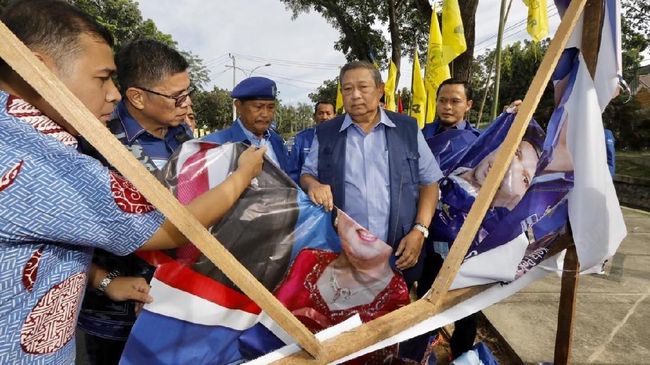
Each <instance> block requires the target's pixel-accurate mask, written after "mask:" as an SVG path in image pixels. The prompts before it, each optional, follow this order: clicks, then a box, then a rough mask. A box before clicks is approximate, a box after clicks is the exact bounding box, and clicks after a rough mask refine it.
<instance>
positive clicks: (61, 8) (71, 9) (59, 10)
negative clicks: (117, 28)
mask: <svg viewBox="0 0 650 365" xmlns="http://www.w3.org/2000/svg"><path fill="white" fill-rule="evenodd" d="M0 20H2V22H3V23H4V24H5V25H6V26H7V27H8V28H9V29H10V30H11V31H12V32H13V33H14V34H15V35H16V37H18V39H20V40H21V41H22V42H23V43H25V45H27V47H29V49H31V50H32V51H39V52H43V53H45V54H47V55H48V56H50V57H52V58H53V59H54V61H55V62H56V64H57V66H58V67H59V68H61V69H64V70H65V69H66V66H68V65H69V64H70V62H69V60H70V58H71V57H74V56H77V55H78V52H79V51H80V50H81V49H80V45H79V37H80V36H81V35H83V34H87V35H90V36H92V37H94V38H96V39H97V40H99V41H103V42H106V44H107V45H108V46H110V47H112V46H113V44H114V39H113V36H112V35H111V33H110V32H109V31H108V29H106V28H105V27H104V26H102V25H101V24H99V23H97V21H95V19H93V18H92V17H91V16H90V15H88V14H86V13H84V12H83V11H81V10H80V9H78V8H77V7H75V6H73V5H70V4H68V3H66V2H65V1H60V0H22V1H14V2H13V3H12V4H11V5H9V7H7V8H6V9H5V11H4V12H3V13H2V15H1V16H0Z"/></svg>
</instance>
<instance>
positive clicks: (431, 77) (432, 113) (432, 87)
mask: <svg viewBox="0 0 650 365" xmlns="http://www.w3.org/2000/svg"><path fill="white" fill-rule="evenodd" d="M450 77H451V74H450V73H449V66H448V65H447V64H446V63H443V62H442V34H441V33H440V25H439V24H438V14H436V11H435V9H433V11H432V12H431V28H430V29H429V48H428V49H427V69H426V72H425V76H424V88H425V90H426V92H427V111H426V116H425V118H424V120H425V123H432V122H433V120H434V119H435V117H436V93H437V91H438V86H439V85H440V84H441V83H442V82H443V81H445V80H447V79H448V78H450Z"/></svg>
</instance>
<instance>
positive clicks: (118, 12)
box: [68, 0, 176, 52]
mask: <svg viewBox="0 0 650 365" xmlns="http://www.w3.org/2000/svg"><path fill="white" fill-rule="evenodd" d="M68 1H69V2H70V3H71V4H73V5H75V6H77V7H78V8H79V9H81V10H83V11H84V12H86V13H88V14H90V15H91V16H93V17H94V18H95V20H97V22H98V23H100V24H101V25H103V26H105V27H106V28H107V29H108V30H109V31H110V32H111V33H112V34H113V37H115V45H114V48H115V51H116V52H117V51H119V50H120V48H121V47H122V46H123V45H124V44H126V43H128V42H130V41H132V40H134V39H138V38H151V39H156V40H158V41H161V42H163V43H166V44H167V45H169V46H172V47H176V42H175V41H174V40H173V39H172V36H171V35H169V34H166V33H163V32H161V31H159V30H158V28H157V27H156V24H155V23H154V22H153V21H152V20H151V19H147V20H144V19H143V18H142V13H141V12H140V9H139V8H138V3H137V2H135V1H132V0H68Z"/></svg>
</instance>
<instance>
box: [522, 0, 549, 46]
mask: <svg viewBox="0 0 650 365" xmlns="http://www.w3.org/2000/svg"><path fill="white" fill-rule="evenodd" d="M523 2H524V4H526V6H528V27H527V30H528V34H530V36H531V37H532V38H533V40H534V41H535V42H539V41H541V40H542V39H544V38H545V37H546V36H547V35H548V9H547V7H546V0H523Z"/></svg>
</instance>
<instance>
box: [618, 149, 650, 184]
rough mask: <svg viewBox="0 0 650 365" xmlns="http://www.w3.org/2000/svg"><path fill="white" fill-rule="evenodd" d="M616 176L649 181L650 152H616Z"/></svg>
mask: <svg viewBox="0 0 650 365" xmlns="http://www.w3.org/2000/svg"><path fill="white" fill-rule="evenodd" d="M616 174H617V175H626V176H632V177H641V178H646V179H650V151H643V152H640V151H639V152H637V151H633V152H631V151H625V152H622V151H621V152H619V151H617V152H616Z"/></svg>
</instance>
